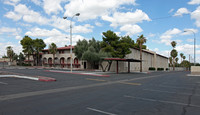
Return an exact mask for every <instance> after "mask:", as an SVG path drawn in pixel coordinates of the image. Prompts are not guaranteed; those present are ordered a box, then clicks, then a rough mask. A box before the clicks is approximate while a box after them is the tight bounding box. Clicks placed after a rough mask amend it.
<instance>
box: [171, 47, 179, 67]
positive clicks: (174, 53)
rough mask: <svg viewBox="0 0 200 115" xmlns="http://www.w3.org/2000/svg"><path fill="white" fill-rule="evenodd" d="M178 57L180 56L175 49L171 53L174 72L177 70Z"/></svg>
mask: <svg viewBox="0 0 200 115" xmlns="http://www.w3.org/2000/svg"><path fill="white" fill-rule="evenodd" d="M177 55H178V52H177V51H176V50H175V49H173V50H172V51H171V56H172V57H173V70H175V58H176V56H177Z"/></svg>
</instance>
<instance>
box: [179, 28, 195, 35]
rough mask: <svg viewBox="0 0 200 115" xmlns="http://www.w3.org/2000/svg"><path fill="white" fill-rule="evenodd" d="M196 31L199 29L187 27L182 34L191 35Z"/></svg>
mask: <svg viewBox="0 0 200 115" xmlns="http://www.w3.org/2000/svg"><path fill="white" fill-rule="evenodd" d="M193 32H194V33H197V32H198V30H197V29H192V28H186V29H184V32H183V33H182V34H181V35H191V34H193Z"/></svg>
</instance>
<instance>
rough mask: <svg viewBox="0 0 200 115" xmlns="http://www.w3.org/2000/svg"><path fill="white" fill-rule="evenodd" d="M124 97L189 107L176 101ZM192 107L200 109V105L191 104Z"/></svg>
mask: <svg viewBox="0 0 200 115" xmlns="http://www.w3.org/2000/svg"><path fill="white" fill-rule="evenodd" d="M124 97H127V98H133V99H138V100H143V101H151V102H160V103H168V104H175V105H181V106H187V105H188V104H187V103H179V102H174V101H164V100H156V99H150V98H142V97H134V96H128V95H124ZM190 107H198V108H200V106H199V105H192V104H190Z"/></svg>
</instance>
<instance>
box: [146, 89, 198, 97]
mask: <svg viewBox="0 0 200 115" xmlns="http://www.w3.org/2000/svg"><path fill="white" fill-rule="evenodd" d="M143 90H145V91H152V92H160V93H172V94H178V95H191V94H190V93H178V92H171V91H162V90H155V89H143ZM193 96H200V95H193Z"/></svg>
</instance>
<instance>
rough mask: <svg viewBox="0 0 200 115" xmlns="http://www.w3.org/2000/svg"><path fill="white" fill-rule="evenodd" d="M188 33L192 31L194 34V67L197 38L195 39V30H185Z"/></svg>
mask: <svg viewBox="0 0 200 115" xmlns="http://www.w3.org/2000/svg"><path fill="white" fill-rule="evenodd" d="M187 31H191V32H192V33H193V34H194V66H195V65H196V64H195V63H196V61H195V60H196V38H195V32H194V31H193V30H185V31H184V32H187Z"/></svg>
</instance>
